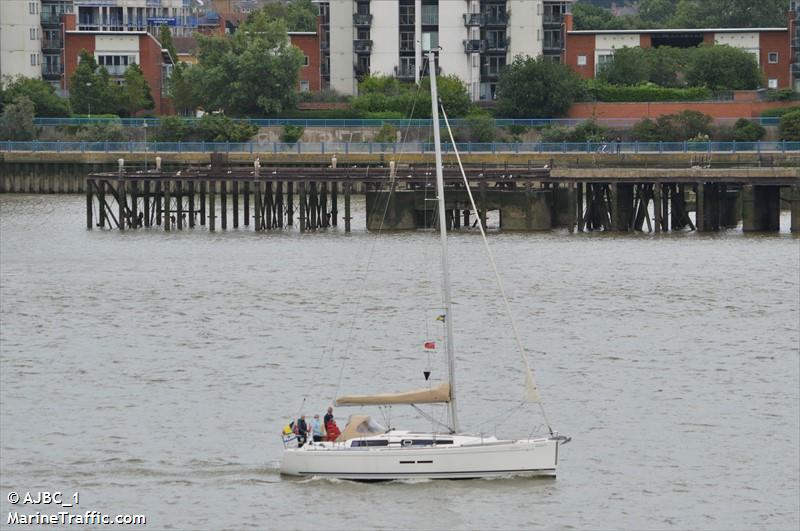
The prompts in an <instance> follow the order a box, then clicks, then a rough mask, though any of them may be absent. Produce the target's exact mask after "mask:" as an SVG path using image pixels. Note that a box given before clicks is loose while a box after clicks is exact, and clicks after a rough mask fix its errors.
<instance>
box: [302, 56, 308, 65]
mask: <svg viewBox="0 0 800 531" xmlns="http://www.w3.org/2000/svg"><path fill="white" fill-rule="evenodd" d="M303 66H308V56H307V55H304V56H303Z"/></svg>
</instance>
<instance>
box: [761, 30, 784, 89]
mask: <svg viewBox="0 0 800 531" xmlns="http://www.w3.org/2000/svg"><path fill="white" fill-rule="evenodd" d="M759 47H760V48H761V56H760V57H759V62H760V63H761V70H762V71H763V72H764V77H765V78H767V79H777V80H778V88H786V87H791V86H792V81H791V79H790V77H789V65H790V64H791V61H792V58H791V54H792V52H791V41H790V33H789V31H788V30H787V31H770V32H762V33H761V35H760V36H759ZM770 52H777V53H778V63H777V64H770V63H769V54H770ZM765 83H766V81H765Z"/></svg>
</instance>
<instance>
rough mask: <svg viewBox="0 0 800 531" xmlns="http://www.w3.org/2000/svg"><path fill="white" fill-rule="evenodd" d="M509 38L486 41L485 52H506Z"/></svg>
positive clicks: (509, 41)
mask: <svg viewBox="0 0 800 531" xmlns="http://www.w3.org/2000/svg"><path fill="white" fill-rule="evenodd" d="M510 43H511V38H510V37H506V38H505V39H497V40H488V41H486V51H488V52H507V51H508V46H509V44H510Z"/></svg>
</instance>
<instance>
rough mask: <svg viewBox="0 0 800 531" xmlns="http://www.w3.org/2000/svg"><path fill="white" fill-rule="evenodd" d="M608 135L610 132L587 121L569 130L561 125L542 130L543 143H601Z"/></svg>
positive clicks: (594, 122) (592, 121)
mask: <svg viewBox="0 0 800 531" xmlns="http://www.w3.org/2000/svg"><path fill="white" fill-rule="evenodd" d="M610 135H611V131H610V130H609V129H607V128H605V127H603V126H602V125H600V124H598V123H597V122H596V121H595V120H587V121H585V122H582V123H580V124H578V125H577V126H575V127H573V128H571V129H570V128H567V127H564V126H561V125H548V126H547V127H545V128H544V129H542V141H543V142H601V141H603V140H605V139H607V138H609V136H610Z"/></svg>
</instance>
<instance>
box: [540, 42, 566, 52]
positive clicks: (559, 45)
mask: <svg viewBox="0 0 800 531" xmlns="http://www.w3.org/2000/svg"><path fill="white" fill-rule="evenodd" d="M563 48H564V41H561V40H557V41H547V40H546V41H544V44H543V45H542V49H543V50H544V51H545V52H549V53H561V50H563Z"/></svg>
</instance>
